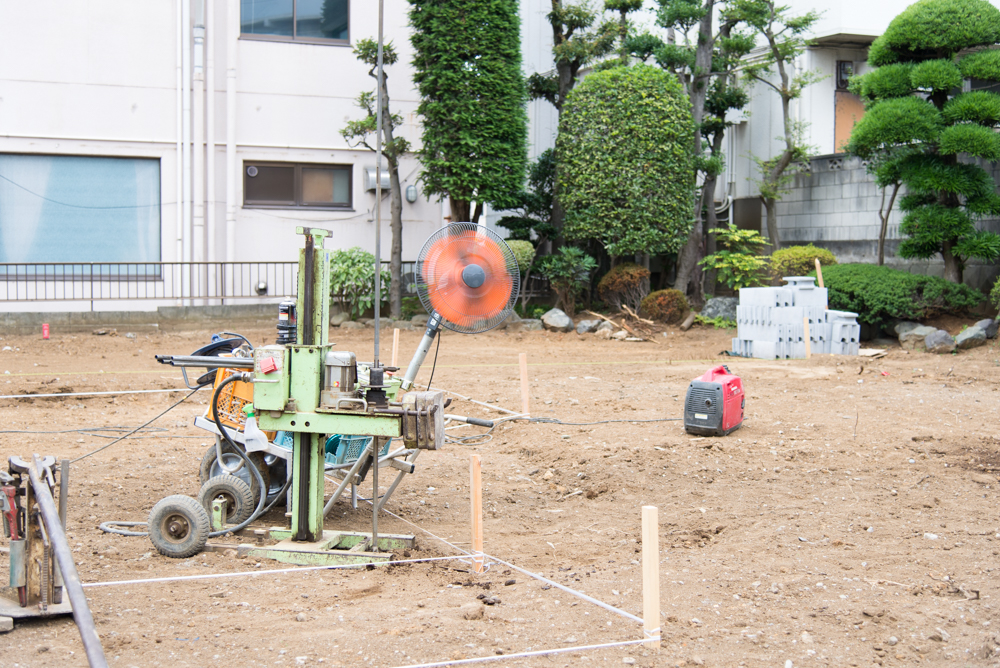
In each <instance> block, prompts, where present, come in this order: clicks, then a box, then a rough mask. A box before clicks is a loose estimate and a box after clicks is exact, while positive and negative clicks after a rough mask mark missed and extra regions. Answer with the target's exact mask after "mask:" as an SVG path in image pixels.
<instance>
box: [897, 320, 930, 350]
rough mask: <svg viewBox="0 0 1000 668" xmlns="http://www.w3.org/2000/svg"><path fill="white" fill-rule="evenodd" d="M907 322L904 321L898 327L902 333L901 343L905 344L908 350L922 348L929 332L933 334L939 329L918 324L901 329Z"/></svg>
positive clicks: (904, 346)
mask: <svg viewBox="0 0 1000 668" xmlns="http://www.w3.org/2000/svg"><path fill="white" fill-rule="evenodd" d="M905 324H907V323H905V322H904V323H902V324H901V325H899V326H898V327H897V328H896V329H897V330H899V331H900V332H901V333H900V335H899V345H901V346H903V348H906V349H907V350H920V349H921V348H923V347H924V339H925V338H926V337H927V335H929V334H933V333H934V332H936V331H937V330H936V329H934V328H933V327H925V326H923V325H917V326H916V327H911V328H909V329H901V328H902V327H903V325H905Z"/></svg>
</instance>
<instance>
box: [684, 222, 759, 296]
mask: <svg viewBox="0 0 1000 668" xmlns="http://www.w3.org/2000/svg"><path fill="white" fill-rule="evenodd" d="M709 232H712V233H714V234H715V235H716V238H717V239H718V240H719V244H721V245H722V246H723V247H724V248H725V250H721V251H719V252H718V253H713V254H712V255H708V256H706V257H705V258H704V259H703V260H701V261H700V262H698V264H699V265H701V266H702V267H706V268H708V269H715V270H716V271H718V272H719V276H718V277H719V280H720V281H722V282H723V283H725V284H726V285H728V286H729V289H730V290H739V289H740V288H749V287H753V286H755V285H763V284H764V279H763V274H764V272H765V270H766V267H767V258H766V257H763V256H761V255H759V253H760V251H761V250H762V249H763V248H764V246H766V245H767V242H766V241H765V240H764V237H762V236H761V235H760V232H757V231H755V230H741V229H739V228H737V227H736V226H735V225H732V224H730V225H729V227H717V228H714V229H711V230H709Z"/></svg>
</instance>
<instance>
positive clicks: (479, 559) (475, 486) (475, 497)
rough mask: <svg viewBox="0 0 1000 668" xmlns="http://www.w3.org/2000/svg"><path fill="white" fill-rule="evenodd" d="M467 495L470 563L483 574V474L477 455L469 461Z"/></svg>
mask: <svg viewBox="0 0 1000 668" xmlns="http://www.w3.org/2000/svg"><path fill="white" fill-rule="evenodd" d="M469 477H470V480H471V484H470V485H469V493H470V495H471V497H472V554H473V557H472V563H473V569H474V570H475V571H476V572H477V573H482V572H483V563H484V561H485V560H484V559H483V474H482V464H481V462H480V461H479V455H472V458H471V460H470V461H469Z"/></svg>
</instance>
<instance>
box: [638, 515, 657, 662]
mask: <svg viewBox="0 0 1000 668" xmlns="http://www.w3.org/2000/svg"><path fill="white" fill-rule="evenodd" d="M642 625H643V630H644V631H645V634H646V637H647V638H655V639H656V640H655V641H654V642H649V643H646V646H647V647H652V648H654V649H659V648H660V635H661V634H660V531H659V521H658V520H657V513H656V506H643V507H642Z"/></svg>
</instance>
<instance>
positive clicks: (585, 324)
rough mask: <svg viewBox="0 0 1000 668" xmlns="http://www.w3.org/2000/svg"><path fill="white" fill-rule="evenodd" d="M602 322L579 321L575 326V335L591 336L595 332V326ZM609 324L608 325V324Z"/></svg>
mask: <svg viewBox="0 0 1000 668" xmlns="http://www.w3.org/2000/svg"><path fill="white" fill-rule="evenodd" d="M602 322H604V320H581V321H580V322H578V323H577V324H576V333H577V334H591V333H593V332H596V331H597V326H598V325H600V324H601V323H602ZM609 324H610V323H609Z"/></svg>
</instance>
